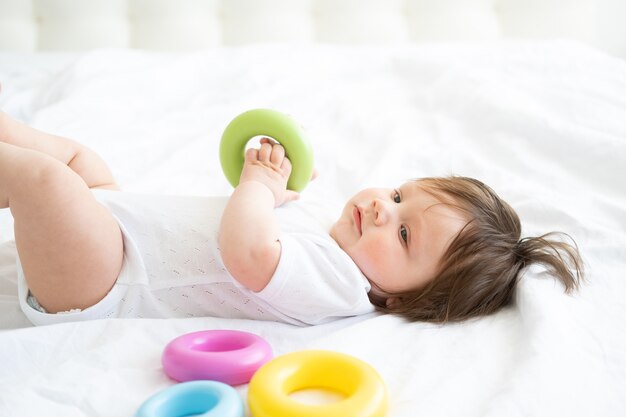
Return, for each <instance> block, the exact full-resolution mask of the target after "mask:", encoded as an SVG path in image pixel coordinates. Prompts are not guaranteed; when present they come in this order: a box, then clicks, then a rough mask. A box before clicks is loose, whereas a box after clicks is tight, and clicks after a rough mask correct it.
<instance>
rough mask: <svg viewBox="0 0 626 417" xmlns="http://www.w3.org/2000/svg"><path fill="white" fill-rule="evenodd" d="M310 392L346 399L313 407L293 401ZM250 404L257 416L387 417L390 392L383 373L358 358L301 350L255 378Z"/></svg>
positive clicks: (321, 351) (260, 372) (253, 378)
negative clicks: (326, 392)
mask: <svg viewBox="0 0 626 417" xmlns="http://www.w3.org/2000/svg"><path fill="white" fill-rule="evenodd" d="M309 388H326V389H329V390H331V391H335V392H338V393H340V394H343V395H344V397H345V398H344V399H342V400H340V401H338V402H334V403H330V404H320V405H311V404H303V403H301V402H298V401H296V400H295V399H292V398H291V397H290V396H289V395H290V394H292V393H294V392H296V391H300V390H303V389H309ZM248 405H249V406H250V412H251V413H252V416H253V417H276V416H299V417H322V416H323V417H345V416H355V417H383V416H384V415H385V414H386V412H387V389H386V387H385V384H384V382H383V380H382V378H381V377H380V376H379V375H378V373H377V372H376V371H375V370H374V369H373V368H372V367H371V366H369V365H368V364H367V363H365V362H363V361H361V360H359V359H356V358H354V357H352V356H349V355H345V354H343V353H337V352H329V351H323V350H309V351H300V352H294V353H290V354H287V355H283V356H279V357H277V358H276V359H274V360H272V361H270V362H268V363H267V364H266V365H264V366H263V367H262V368H261V369H259V370H258V371H257V373H256V374H254V376H253V377H252V380H251V381H250V385H249V386H248Z"/></svg>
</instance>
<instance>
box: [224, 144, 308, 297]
mask: <svg viewBox="0 0 626 417" xmlns="http://www.w3.org/2000/svg"><path fill="white" fill-rule="evenodd" d="M290 173H291V163H290V162H289V159H287V158H286V157H285V150H284V148H283V147H282V146H281V145H278V144H275V143H273V142H271V141H270V140H269V139H262V140H261V147H260V148H259V149H248V151H247V152H246V158H245V162H244V167H243V171H242V173H241V178H240V180H239V185H238V186H237V188H235V191H234V192H233V194H232V196H231V197H230V199H229V201H228V204H227V205H226V209H225V210H224V215H223V216H222V221H221V224H220V233H219V245H220V250H221V255H222V260H223V262H224V265H225V266H226V269H228V272H230V274H231V275H232V276H233V277H234V278H235V279H236V280H237V281H239V282H240V283H241V284H242V285H244V286H245V287H246V288H248V289H250V290H252V291H255V292H258V291H261V290H262V289H263V288H265V286H266V285H267V284H268V283H269V282H270V280H271V278H272V276H273V275H274V271H275V270H276V267H277V266H278V261H279V259H280V251H281V247H280V242H279V240H278V235H279V232H280V229H279V225H278V222H277V220H276V217H275V214H274V208H275V207H278V206H280V205H282V204H283V203H285V202H287V201H291V200H295V199H297V198H298V193H296V192H294V191H290V190H287V189H286V187H287V180H288V179H289V174H290Z"/></svg>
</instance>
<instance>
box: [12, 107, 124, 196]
mask: <svg viewBox="0 0 626 417" xmlns="http://www.w3.org/2000/svg"><path fill="white" fill-rule="evenodd" d="M0 142H4V143H8V144H11V145H15V146H19V147H21V148H27V149H32V150H35V151H39V152H43V153H45V154H47V155H50V156H51V157H53V158H54V159H57V160H58V161H60V162H62V163H63V164H65V165H67V166H69V167H70V168H71V169H72V170H73V171H74V172H76V173H77V174H78V175H80V176H81V177H82V178H83V180H84V181H85V183H86V184H87V187H89V188H106V189H111V190H117V189H119V187H118V186H117V184H116V183H115V180H114V179H113V175H112V174H111V171H110V170H109V168H108V167H107V165H106V164H105V162H104V161H103V160H102V158H100V157H99V156H98V154H96V153H95V152H94V151H92V150H91V149H89V148H87V147H86V146H83V145H81V144H79V143H78V142H75V141H73V140H71V139H67V138H64V137H61V136H56V135H51V134H49V133H45V132H41V131H39V130H36V129H33V128H32V127H30V126H27V125H25V124H23V123H21V122H19V121H17V120H15V119H13V118H11V117H10V116H9V115H8V114H6V113H4V112H2V111H0Z"/></svg>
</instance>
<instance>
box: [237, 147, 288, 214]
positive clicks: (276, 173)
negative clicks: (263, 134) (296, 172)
mask: <svg viewBox="0 0 626 417" xmlns="http://www.w3.org/2000/svg"><path fill="white" fill-rule="evenodd" d="M290 174H291V162H290V161H289V159H288V158H287V156H286V155H285V148H283V147H282V145H280V144H278V143H276V142H274V141H272V140H271V139H268V138H263V139H261V146H260V148H259V149H254V148H250V149H248V150H247V151H246V158H245V161H244V164H243V171H241V177H240V179H239V183H240V184H241V183H244V182H247V181H256V182H260V183H262V184H264V185H265V186H266V187H267V188H269V189H270V190H271V191H272V193H273V194H274V201H275V203H274V207H278V206H281V205H283V204H284V203H286V202H288V201H292V200H296V199H298V197H299V196H300V195H299V194H298V193H297V192H295V191H291V190H288V189H287V180H288V179H289V175H290Z"/></svg>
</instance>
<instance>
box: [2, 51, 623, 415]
mask: <svg viewBox="0 0 626 417" xmlns="http://www.w3.org/2000/svg"><path fill="white" fill-rule="evenodd" d="M0 83H1V85H2V91H1V92H0V108H2V110H4V111H6V112H8V113H10V114H12V115H13V116H14V117H17V118H19V119H21V120H24V121H26V122H28V123H29V124H31V125H33V126H35V127H37V128H41V129H43V130H47V131H50V132H55V133H58V134H62V135H66V136H69V137H72V138H74V139H77V140H79V141H81V142H82V143H85V144H86V145H88V146H90V147H92V148H94V149H95V150H96V151H98V152H99V153H100V154H101V155H102V156H103V158H104V159H105V160H106V161H107V163H108V164H109V165H110V166H111V168H112V170H113V172H114V173H115V174H116V177H117V179H118V181H119V183H120V184H121V186H122V188H123V189H125V190H128V191H134V192H142V193H153V194H163V195H167V194H177V195H180V194H184V195H187V194H192V195H227V194H229V193H230V192H231V190H232V188H231V186H230V185H229V184H228V182H227V180H226V179H225V178H224V175H223V174H222V171H221V168H220V165H219V159H218V152H217V149H218V145H219V138H220V136H221V133H222V131H223V129H224V127H225V126H226V125H227V124H228V122H229V121H230V120H231V119H232V118H233V117H234V116H236V115H237V114H239V113H241V112H242V111H245V110H248V109H252V108H258V107H266V108H274V109H277V110H281V111H284V112H286V113H289V114H290V115H292V116H293V117H294V118H296V119H297V120H298V121H299V122H300V123H301V124H302V125H303V127H304V128H305V130H306V131H307V132H308V135H309V136H310V137H311V139H312V141H313V146H314V151H315V159H316V166H317V168H318V170H319V173H320V174H319V177H318V178H317V179H316V180H315V181H313V182H312V183H311V184H310V185H309V186H308V187H307V188H306V189H305V191H304V192H303V195H302V198H306V199H313V200H315V199H327V200H330V201H333V202H337V204H341V203H342V202H343V201H344V200H345V199H346V198H348V197H349V196H350V195H352V193H354V192H355V191H356V190H358V189H360V188H364V187H367V186H372V185H381V186H395V185H397V184H399V183H401V182H402V181H405V180H407V179H410V178H416V177H422V176H436V175H448V174H459V175H467V176H472V177H476V178H478V179H481V180H483V181H484V182H486V183H487V184H489V185H491V186H492V187H493V188H494V189H495V190H496V191H497V192H498V193H499V194H500V195H501V196H502V197H504V198H505V199H506V200H507V201H508V202H510V203H511V204H512V206H513V207H514V208H515V209H516V210H517V212H518V213H519V215H520V217H521V219H522V222H523V234H524V235H537V234H541V233H543V232H546V231H550V230H560V231H564V232H567V233H569V234H570V235H571V236H572V237H573V238H574V239H575V240H576V242H577V243H578V245H579V247H580V249H581V252H582V255H583V258H584V261H585V266H586V277H587V280H586V283H585V284H584V285H583V286H582V288H581V290H580V291H579V292H578V293H575V294H573V295H571V296H567V295H564V294H563V291H562V288H561V286H560V285H559V284H558V283H557V282H556V281H555V280H554V279H552V278H550V276H549V274H547V272H546V271H545V270H544V269H543V268H541V267H537V266H533V267H531V268H528V269H527V270H526V271H525V272H524V276H523V279H522V280H521V282H520V284H519V287H518V290H517V293H516V296H515V299H514V302H513V303H512V305H510V306H509V307H507V308H505V309H504V310H502V311H500V312H498V313H496V314H494V315H491V316H488V317H484V318H481V319H477V320H472V321H469V322H465V323H460V324H445V325H435V324H428V323H409V322H406V321H404V320H402V319H400V318H398V317H394V316H389V315H381V314H378V313H373V314H370V315H366V316H362V317H354V318H348V319H343V320H339V321H335V322H332V323H329V324H324V325H320V326H312V327H296V326H290V325H286V324H277V323H273V322H261V321H246V320H234V319H224V318H211V317H207V318H195V319H169V320H155V319H111V320H101V321H93V322H87V323H68V324H62V325H54V326H44V327H32V326H31V325H30V323H29V322H28V321H27V320H26V318H25V317H24V315H23V314H22V313H21V311H20V310H19V307H18V301H17V289H16V268H15V255H16V251H15V244H14V242H13V240H12V239H13V236H12V228H11V225H12V219H11V217H10V215H9V213H8V210H2V211H0V242H1V243H0V329H2V330H0V415H2V416H30V415H33V416H34V415H48V416H57V415H59V416H61V415H62V416H66V417H74V416H77V417H78V416H80V417H86V416H90V417H91V416H132V415H133V413H134V412H135V410H136V409H137V408H138V407H139V405H140V404H141V403H142V402H143V401H144V400H145V399H147V398H148V397H149V396H151V395H152V394H154V393H156V392H157V391H159V390H161V389H164V388H166V387H169V386H171V385H172V384H173V383H174V382H173V381H171V380H169V379H168V378H167V377H166V376H165V375H164V373H163V370H162V367H161V362H160V356H161V353H162V350H163V348H164V346H165V344H166V343H167V342H169V341H170V340H172V339H173V338H174V337H176V336H179V335H181V334H184V333H188V332H192V331H197V330H204V329H235V330H244V331H250V332H253V333H256V334H258V335H261V336H262V337H264V338H265V339H266V340H268V341H269V343H270V344H271V346H272V348H273V349H274V353H275V355H282V354H285V353H288V352H293V351H299V350H304V349H328V350H333V351H338V352H343V353H347V354H350V355H353V356H355V357H357V358H360V359H362V360H364V361H365V362H367V363H369V364H370V365H372V366H373V367H374V368H375V369H376V370H377V371H378V372H379V374H380V375H381V377H382V378H383V380H384V381H385V383H386V385H387V389H388V392H389V411H388V414H387V415H388V416H389V417H414V416H419V415H424V416H426V415H427V416H451V415H463V416H503V415H506V416H548V415H570V416H591V415H593V416H623V415H626V395H625V393H626V330H625V329H626V328H625V327H624V325H623V322H624V320H625V319H626V301H624V299H625V297H624V295H625V294H626V280H625V279H624V278H625V277H624V271H626V168H625V166H626V61H624V59H623V58H620V57H618V56H615V55H612V54H609V53H607V52H606V51H603V50H600V49H598V48H596V47H593V46H589V45H587V44H583V43H582V42H576V41H537V40H526V41H498V42H489V43H474V42H446V43H439V42H438V43H432V42H428V43H413V42H411V43H402V42H390V43H386V44H384V45H377V44H371V43H367V44H359V45H354V44H322V43H317V42H309V43H303V44H299V45H298V46H297V47H294V45H293V44H289V43H281V42H277V43H263V44H242V45H226V46H224V45H222V46H212V47H208V48H204V47H202V48H196V49H194V50H191V51H176V52H173V51H148V50H145V49H143V50H139V49H128V48H126V47H109V48H97V49H90V50H88V51H87V50H86V51H73V52H67V51H65V52H58V51H57V52H50V51H48V52H45V51H38V52H32V51H31V52H29V53H25V52H6V51H5V52H1V53H0ZM237 391H238V392H239V394H240V395H241V397H242V398H244V399H245V397H246V394H247V385H240V386H237ZM246 413H247V414H246V415H249V411H248V410H246Z"/></svg>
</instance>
